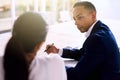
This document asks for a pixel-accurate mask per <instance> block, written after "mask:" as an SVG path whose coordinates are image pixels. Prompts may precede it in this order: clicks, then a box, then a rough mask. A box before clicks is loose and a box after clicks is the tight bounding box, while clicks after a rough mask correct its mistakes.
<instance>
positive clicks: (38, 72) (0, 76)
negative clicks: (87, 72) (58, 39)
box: [0, 54, 67, 80]
mask: <svg viewBox="0 0 120 80" xmlns="http://www.w3.org/2000/svg"><path fill="white" fill-rule="evenodd" d="M2 58H3V57H2V56H0V80H4V68H3V59H2ZM29 70H30V74H29V80H67V75H66V70H65V64H64V61H63V59H62V58H61V57H60V56H59V55H58V54H50V55H41V56H39V57H38V56H36V57H35V58H34V60H33V61H32V63H31V65H30V68H29ZM11 73H12V72H11Z"/></svg>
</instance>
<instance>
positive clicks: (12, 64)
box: [3, 12, 47, 80]
mask: <svg viewBox="0 0 120 80" xmlns="http://www.w3.org/2000/svg"><path fill="white" fill-rule="evenodd" d="M46 26H47V24H46V22H45V21H44V19H43V18H42V17H41V16H40V14H38V13H34V12H26V13H24V14H22V15H21V16H20V17H18V19H17V20H16V21H15V23H14V26H13V32H12V36H11V38H10V40H9V41H8V43H7V45H6V49H5V54H4V60H3V62H4V70H5V80H28V76H29V64H28V62H27V60H26V56H25V54H28V53H31V52H32V51H33V50H34V48H35V47H36V46H37V45H38V44H39V43H42V42H44V41H45V37H46V34H47V29H46Z"/></svg>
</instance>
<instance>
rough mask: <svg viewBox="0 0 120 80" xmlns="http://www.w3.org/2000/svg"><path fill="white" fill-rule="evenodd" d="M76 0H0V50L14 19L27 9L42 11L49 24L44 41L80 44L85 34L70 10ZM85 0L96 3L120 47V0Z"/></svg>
mask: <svg viewBox="0 0 120 80" xmlns="http://www.w3.org/2000/svg"><path fill="white" fill-rule="evenodd" d="M76 1H80V0H0V54H3V52H4V47H5V45H6V43H7V41H8V39H9V37H10V36H11V31H12V26H13V24H14V21H15V19H16V18H17V17H18V16H19V15H20V14H22V13H24V12H27V11H33V12H37V13H39V14H41V15H42V16H43V17H44V18H45V20H46V21H47V23H48V24H49V26H48V27H49V31H48V36H47V38H46V43H48V44H49V43H53V42H54V43H55V45H56V46H57V47H60V48H63V47H76V48H80V47H81V46H82V43H83V41H84V40H85V37H84V34H83V33H80V32H79V31H78V30H77V28H76V26H75V25H74V21H73V19H72V13H71V11H72V6H73V4H74V3H75V2H76ZM81 1H83V0H81ZM87 1H91V2H92V3H93V4H94V5H95V6H96V9H97V18H98V19H100V20H101V21H103V22H104V23H105V24H107V25H108V26H109V27H110V28H111V30H112V31H113V33H114V35H115V38H116V40H117V43H118V46H119V47H120V31H119V30H120V15H119V14H120V10H119V8H120V5H119V3H120V0H87Z"/></svg>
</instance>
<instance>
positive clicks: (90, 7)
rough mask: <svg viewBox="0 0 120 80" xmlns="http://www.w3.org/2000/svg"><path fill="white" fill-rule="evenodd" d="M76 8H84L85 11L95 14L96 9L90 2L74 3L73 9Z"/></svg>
mask: <svg viewBox="0 0 120 80" xmlns="http://www.w3.org/2000/svg"><path fill="white" fill-rule="evenodd" d="M78 6H84V8H85V9H87V10H90V11H95V12H96V8H95V6H94V5H93V4H92V3H91V2H88V1H79V2H76V3H75V4H74V5H73V8H75V7H78Z"/></svg>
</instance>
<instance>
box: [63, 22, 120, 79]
mask: <svg viewBox="0 0 120 80" xmlns="http://www.w3.org/2000/svg"><path fill="white" fill-rule="evenodd" d="M62 57H65V58H73V59H75V60H78V63H77V64H76V66H75V67H70V68H68V67H67V68H66V70H67V77H68V80H120V53H119V49H118V46H117V43H116V40H115V38H114V36H113V34H112V32H111V31H110V29H109V28H108V27H107V25H105V24H103V23H102V22H101V21H98V22H97V23H96V24H95V25H94V27H93V29H92V31H91V34H90V35H89V37H88V38H87V39H86V40H85V42H84V44H83V46H82V48H81V49H66V48H64V49H63V55H62Z"/></svg>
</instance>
